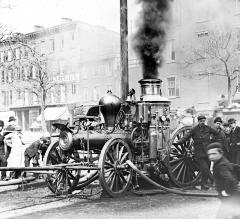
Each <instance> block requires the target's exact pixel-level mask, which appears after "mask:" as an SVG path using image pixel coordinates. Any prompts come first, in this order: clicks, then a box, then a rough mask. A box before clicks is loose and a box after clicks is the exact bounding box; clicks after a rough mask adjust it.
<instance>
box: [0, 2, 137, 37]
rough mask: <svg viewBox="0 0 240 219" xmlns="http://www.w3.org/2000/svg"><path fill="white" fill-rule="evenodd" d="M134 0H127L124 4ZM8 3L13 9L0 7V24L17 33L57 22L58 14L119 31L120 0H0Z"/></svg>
mask: <svg viewBox="0 0 240 219" xmlns="http://www.w3.org/2000/svg"><path fill="white" fill-rule="evenodd" d="M129 2H130V3H129ZM134 2H135V0H130V1H128V4H133V3H134ZM9 3H10V4H11V5H13V9H11V10H9V9H7V8H0V23H1V24H6V25H7V26H9V27H11V28H13V29H14V31H17V32H22V33H27V32H32V31H33V30H34V25H40V26H44V27H51V26H54V25H58V24H60V23H61V17H68V18H71V19H73V20H79V21H83V22H86V23H89V24H96V25H102V26H105V27H107V28H108V29H111V30H115V31H117V32H119V25H120V24H119V23H120V21H119V20H120V17H119V11H120V9H119V5H120V0H0V5H1V6H6V5H7V4H9ZM129 6H130V5H129ZM130 17H132V14H131V15H130Z"/></svg>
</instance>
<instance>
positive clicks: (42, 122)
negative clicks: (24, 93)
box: [41, 93, 47, 133]
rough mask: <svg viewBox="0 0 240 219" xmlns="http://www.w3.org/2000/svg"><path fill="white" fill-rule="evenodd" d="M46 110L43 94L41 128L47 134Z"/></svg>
mask: <svg viewBox="0 0 240 219" xmlns="http://www.w3.org/2000/svg"><path fill="white" fill-rule="evenodd" d="M44 110H45V98H44V94H43V93H42V95H41V126H42V131H43V132H44V133H46V132H47V125H46V120H45V115H44Z"/></svg>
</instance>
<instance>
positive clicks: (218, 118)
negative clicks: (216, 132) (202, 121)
mask: <svg viewBox="0 0 240 219" xmlns="http://www.w3.org/2000/svg"><path fill="white" fill-rule="evenodd" d="M213 122H214V123H216V122H220V123H222V122H223V121H222V118H221V117H216V118H215V119H214V121H213Z"/></svg>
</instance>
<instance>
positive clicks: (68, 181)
mask: <svg viewBox="0 0 240 219" xmlns="http://www.w3.org/2000/svg"><path fill="white" fill-rule="evenodd" d="M67 183H68V186H69V187H70V188H71V187H72V182H71V180H70V179H69V178H68V179H67Z"/></svg>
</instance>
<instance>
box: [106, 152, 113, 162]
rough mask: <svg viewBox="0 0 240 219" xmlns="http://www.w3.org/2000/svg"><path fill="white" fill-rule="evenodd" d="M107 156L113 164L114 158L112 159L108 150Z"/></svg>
mask: <svg viewBox="0 0 240 219" xmlns="http://www.w3.org/2000/svg"><path fill="white" fill-rule="evenodd" d="M107 157H108V158H109V160H110V162H111V163H112V164H114V159H113V157H112V155H111V154H110V153H109V151H108V152H107Z"/></svg>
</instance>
